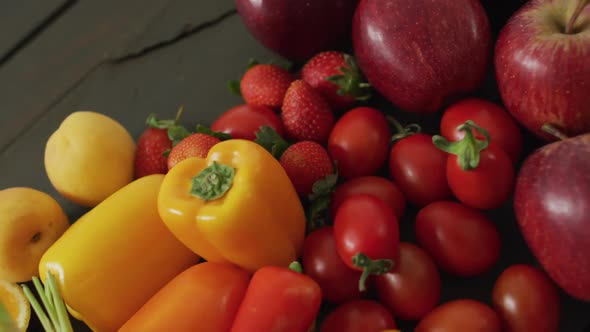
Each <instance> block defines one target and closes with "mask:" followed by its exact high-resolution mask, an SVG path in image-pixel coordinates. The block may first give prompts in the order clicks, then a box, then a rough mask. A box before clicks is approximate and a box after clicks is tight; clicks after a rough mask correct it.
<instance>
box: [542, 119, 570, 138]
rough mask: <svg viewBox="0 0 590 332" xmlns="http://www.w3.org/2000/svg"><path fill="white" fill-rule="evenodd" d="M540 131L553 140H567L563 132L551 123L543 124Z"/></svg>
mask: <svg viewBox="0 0 590 332" xmlns="http://www.w3.org/2000/svg"><path fill="white" fill-rule="evenodd" d="M541 130H543V131H544V132H546V133H547V134H549V135H551V136H553V137H555V138H558V139H559V140H561V141H565V140H566V139H568V138H569V137H568V136H567V135H566V134H565V133H564V132H563V131H561V130H559V129H558V128H557V127H556V126H555V125H553V124H551V123H546V124H544V125H543V127H541Z"/></svg>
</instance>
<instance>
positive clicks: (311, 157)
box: [279, 141, 334, 196]
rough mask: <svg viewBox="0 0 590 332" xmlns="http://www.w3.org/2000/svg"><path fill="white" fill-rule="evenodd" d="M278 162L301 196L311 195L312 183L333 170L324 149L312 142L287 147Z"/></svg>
mask: <svg viewBox="0 0 590 332" xmlns="http://www.w3.org/2000/svg"><path fill="white" fill-rule="evenodd" d="M279 162H280V163H281V165H282V166H283V168H284V169H285V172H287V175H288V176H289V179H291V182H292V183H293V186H294V187H295V190H296V191H297V193H298V194H299V195H301V196H308V195H309V194H311V193H312V188H313V185H314V183H316V182H317V181H318V180H322V179H324V178H325V177H327V176H328V175H329V174H331V173H332V172H333V170H334V166H333V164H332V160H331V159H330V156H329V155H328V152H327V151H326V149H325V148H324V147H323V146H321V145H320V144H318V143H316V142H313V141H302V142H298V143H295V144H293V145H291V146H289V147H288V148H287V149H286V150H285V152H283V154H282V155H281V159H280V160H279Z"/></svg>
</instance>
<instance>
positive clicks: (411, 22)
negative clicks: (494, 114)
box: [352, 0, 492, 113]
mask: <svg viewBox="0 0 590 332" xmlns="http://www.w3.org/2000/svg"><path fill="white" fill-rule="evenodd" d="M352 38H353V46H354V52H355V55H356V57H357V60H358V63H359V66H360V68H361V69H362V71H363V73H364V74H365V75H366V77H367V79H368V80H369V82H370V83H371V84H372V85H373V86H374V87H375V88H376V90H377V91H379V92H380V93H381V94H382V95H383V96H385V97H386V98H387V99H388V100H389V101H391V102H392V103H393V104H396V105H397V106H398V107H400V108H401V109H403V110H405V111H410V112H421V113H432V112H435V111H437V110H439V109H440V108H441V107H443V106H445V105H446V104H448V103H449V102H450V101H452V100H453V99H455V98H456V97H458V96H459V95H462V94H464V93H467V92H471V91H473V90H475V89H476V88H477V87H478V86H479V85H480V83H481V82H482V80H483V78H484V76H485V73H486V71H487V69H488V65H489V63H490V60H491V47H492V46H491V32H490V24H489V21H488V17H487V15H486V13H485V11H484V9H483V7H482V5H481V4H480V2H479V0H453V1H448V0H447V1H445V0H411V1H408V0H361V2H360V3H359V5H358V7H357V10H356V13H355V16H354V21H353V31H352Z"/></svg>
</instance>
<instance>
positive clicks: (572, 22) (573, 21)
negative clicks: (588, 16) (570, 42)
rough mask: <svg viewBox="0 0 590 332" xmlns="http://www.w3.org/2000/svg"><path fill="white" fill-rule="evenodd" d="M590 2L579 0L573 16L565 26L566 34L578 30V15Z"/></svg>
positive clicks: (588, 0)
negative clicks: (576, 28) (576, 27)
mask: <svg viewBox="0 0 590 332" xmlns="http://www.w3.org/2000/svg"><path fill="white" fill-rule="evenodd" d="M588 4H590V0H578V5H577V6H576V9H575V10H574V12H573V14H572V16H571V17H570V19H569V20H568V22H567V24H566V26H565V31H564V32H565V34H566V35H569V34H574V33H576V31H575V30H574V28H575V26H576V21H577V20H578V17H579V16H580V14H582V12H583V11H584V8H586V6H587V5H588Z"/></svg>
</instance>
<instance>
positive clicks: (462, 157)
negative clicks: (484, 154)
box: [432, 120, 491, 171]
mask: <svg viewBox="0 0 590 332" xmlns="http://www.w3.org/2000/svg"><path fill="white" fill-rule="evenodd" d="M457 129H458V130H461V131H464V132H465V136H464V137H463V139H461V140H460V141H457V142H449V141H448V140H447V139H446V138H444V137H442V136H440V135H434V136H433V137H432V143H433V144H434V145H435V146H436V147H437V148H439V149H440V150H442V151H445V152H447V153H450V154H454V155H456V156H457V157H458V159H459V165H460V166H461V169H462V170H464V171H469V170H473V169H475V168H477V166H478V165H479V159H480V152H481V151H482V150H485V149H486V148H487V147H488V146H489V144H490V141H491V138H490V134H489V133H488V132H487V130H485V129H483V128H482V127H480V126H478V125H476V124H475V123H474V122H473V121H471V120H467V121H465V123H463V124H461V125H459V126H458V127H457ZM474 130H475V131H476V132H478V133H480V134H482V135H483V136H484V139H483V140H480V139H477V138H475V135H474V134H473V131H474Z"/></svg>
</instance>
